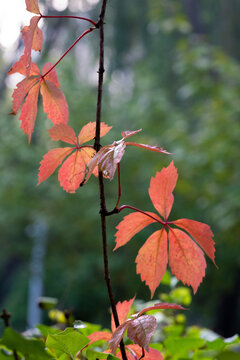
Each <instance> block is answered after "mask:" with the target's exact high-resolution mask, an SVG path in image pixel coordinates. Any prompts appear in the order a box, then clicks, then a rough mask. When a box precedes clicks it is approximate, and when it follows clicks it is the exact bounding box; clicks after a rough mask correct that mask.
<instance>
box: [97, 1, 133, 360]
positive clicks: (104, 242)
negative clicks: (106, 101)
mask: <svg viewBox="0 0 240 360" xmlns="http://www.w3.org/2000/svg"><path fill="white" fill-rule="evenodd" d="M106 5H107V0H102V7H101V12H100V15H99V19H98V22H97V24H96V28H98V29H99V69H98V94H97V111H96V133H95V142H94V149H95V150H96V151H99V150H100V148H101V144H100V126H101V113H102V88H103V74H104V71H105V70H104V17H105V12H106ZM98 179H99V192H100V216H101V229H102V247H103V261H104V277H105V281H106V285H107V289H108V296H109V300H110V304H111V308H112V314H113V318H114V322H115V325H116V327H118V326H119V319H118V314H117V309H116V305H115V300H114V295H113V290H112V285H111V280H110V273H109V265H108V249H107V231H106V215H105V214H106V212H107V210H106V200H105V192H104V180H103V174H102V172H101V171H100V172H99V176H98ZM120 350H121V354H122V359H123V360H127V355H126V351H125V347H124V344H123V341H121V343H120Z"/></svg>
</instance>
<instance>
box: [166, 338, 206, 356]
mask: <svg viewBox="0 0 240 360" xmlns="http://www.w3.org/2000/svg"><path fill="white" fill-rule="evenodd" d="M204 344H205V341H204V340H203V339H198V338H194V337H185V338H184V337H169V338H168V339H166V340H165V341H164V346H165V348H166V349H167V351H168V352H169V354H170V355H176V354H178V355H181V356H186V355H188V352H189V351H191V350H196V349H199V348H201V347H202V346H204Z"/></svg>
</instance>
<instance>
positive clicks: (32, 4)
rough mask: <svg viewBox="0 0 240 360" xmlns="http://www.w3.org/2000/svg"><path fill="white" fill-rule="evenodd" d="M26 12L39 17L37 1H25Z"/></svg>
mask: <svg viewBox="0 0 240 360" xmlns="http://www.w3.org/2000/svg"><path fill="white" fill-rule="evenodd" d="M25 2H26V7H27V10H28V11H30V12H32V13H35V14H39V15H40V10H39V6H38V0H25Z"/></svg>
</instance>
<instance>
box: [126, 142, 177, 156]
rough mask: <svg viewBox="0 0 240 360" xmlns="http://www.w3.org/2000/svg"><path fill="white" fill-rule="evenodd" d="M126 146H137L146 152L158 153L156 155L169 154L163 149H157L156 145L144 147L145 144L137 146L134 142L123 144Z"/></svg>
mask: <svg viewBox="0 0 240 360" xmlns="http://www.w3.org/2000/svg"><path fill="white" fill-rule="evenodd" d="M125 144H126V145H127V146H128V145H131V146H137V147H140V148H143V149H146V150H150V151H154V152H158V153H162V154H170V153H169V152H167V150H164V148H163V147H159V146H156V145H146V144H138V143H136V142H126V143H125Z"/></svg>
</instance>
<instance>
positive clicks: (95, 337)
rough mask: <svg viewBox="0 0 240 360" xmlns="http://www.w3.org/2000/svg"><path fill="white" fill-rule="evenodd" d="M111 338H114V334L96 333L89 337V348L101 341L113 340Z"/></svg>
mask: <svg viewBox="0 0 240 360" xmlns="http://www.w3.org/2000/svg"><path fill="white" fill-rule="evenodd" d="M111 337H112V334H111V333H109V332H106V331H96V332H94V333H93V334H91V335H88V338H89V339H90V343H89V344H88V346H89V345H91V344H93V343H95V342H96V341H99V340H105V341H109V340H110V339H111Z"/></svg>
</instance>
